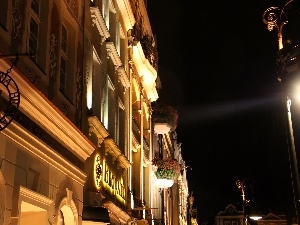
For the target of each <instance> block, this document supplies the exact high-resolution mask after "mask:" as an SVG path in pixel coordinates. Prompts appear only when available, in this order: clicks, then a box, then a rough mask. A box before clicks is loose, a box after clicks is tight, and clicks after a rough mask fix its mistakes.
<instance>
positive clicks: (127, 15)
mask: <svg viewBox="0 0 300 225" xmlns="http://www.w3.org/2000/svg"><path fill="white" fill-rule="evenodd" d="M116 3H117V5H118V8H119V10H120V13H121V16H122V19H123V21H124V25H125V30H126V31H128V30H129V29H131V28H132V27H133V25H134V23H135V18H134V15H133V12H132V9H131V5H130V2H129V0H116Z"/></svg>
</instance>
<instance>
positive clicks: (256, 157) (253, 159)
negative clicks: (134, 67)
mask: <svg viewBox="0 0 300 225" xmlns="http://www.w3.org/2000/svg"><path fill="white" fill-rule="evenodd" d="M285 2H286V1H270V0H264V1H262V0H252V1H241V0H230V1H224V0H214V1H182V0H148V3H147V8H148V16H149V19H150V23H151V26H152V31H153V33H154V35H155V36H156V39H157V48H158V54H159V62H158V75H159V76H160V79H161V82H162V90H160V92H159V99H158V101H161V102H164V103H167V104H170V105H172V106H173V107H174V108H176V109H177V110H178V112H179V123H178V126H177V129H176V131H177V134H178V142H180V143H182V145H181V147H182V148H181V149H182V154H183V158H184V160H185V161H186V164H187V165H188V166H190V167H192V170H188V171H187V173H188V182H189V190H190V191H193V193H194V196H195V206H196V207H197V209H198V223H199V224H201V223H202V222H204V221H213V219H214V216H215V215H216V214H217V213H218V212H219V211H222V210H224V209H225V207H226V206H227V205H228V204H230V203H232V204H234V205H236V206H237V207H238V209H241V203H242V197H241V192H240V190H239V189H238V188H237V186H236V181H237V180H239V179H251V180H252V181H253V182H252V183H253V185H252V187H253V189H252V190H253V200H254V203H255V205H256V207H257V209H258V210H259V211H260V213H261V214H263V215H266V214H268V213H269V212H273V213H275V214H281V213H283V214H286V215H287V216H288V217H292V216H293V214H294V202H293V193H292V184H291V175H290V169H289V158H288V150H287V143H286V142H287V139H286V135H285V132H286V130H285V127H284V117H283V107H282V100H281V99H282V90H281V83H280V82H279V81H278V80H277V75H276V58H277V51H278V42H277V30H274V31H272V32H270V31H268V30H267V26H266V25H265V24H264V23H263V21H262V14H263V12H264V11H265V10H266V9H267V8H269V7H271V6H279V7H282V6H283V5H284V3H285ZM286 26H288V25H286ZM284 35H285V33H284ZM286 35H288V34H286ZM246 197H247V196H246Z"/></svg>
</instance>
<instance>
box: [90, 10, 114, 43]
mask: <svg viewBox="0 0 300 225" xmlns="http://www.w3.org/2000/svg"><path fill="white" fill-rule="evenodd" d="M90 12H91V17H92V22H93V26H95V25H96V27H97V29H98V31H99V34H100V35H101V37H102V39H101V44H102V43H103V42H104V41H105V40H106V39H107V38H109V37H110V33H109V31H108V29H107V27H106V24H105V21H104V19H103V16H102V14H101V12H100V10H99V8H98V7H96V6H92V7H90Z"/></svg>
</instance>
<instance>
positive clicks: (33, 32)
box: [29, 18, 39, 53]
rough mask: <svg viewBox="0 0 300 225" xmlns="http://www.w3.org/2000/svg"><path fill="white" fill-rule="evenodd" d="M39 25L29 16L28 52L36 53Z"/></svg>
mask: <svg viewBox="0 0 300 225" xmlns="http://www.w3.org/2000/svg"><path fill="white" fill-rule="evenodd" d="M38 34H39V25H38V23H37V22H36V21H35V20H34V19H32V18H31V20H30V35H29V52H30V53H36V52H37V48H38Z"/></svg>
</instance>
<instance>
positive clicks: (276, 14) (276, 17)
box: [262, 0, 300, 222]
mask: <svg viewBox="0 0 300 225" xmlns="http://www.w3.org/2000/svg"><path fill="white" fill-rule="evenodd" d="M293 1H294V0H289V1H288V2H287V3H286V4H285V5H284V6H283V7H282V8H279V7H270V8H268V9H267V10H265V12H264V13H263V17H262V19H263V22H264V23H265V24H266V25H267V28H268V30H269V31H272V30H273V29H274V28H276V29H277V37H278V45H279V50H282V49H283V41H282V28H283V26H284V25H286V24H287V23H288V21H287V19H286V13H285V10H286V8H287V6H288V5H289V4H290V3H292V2H293ZM280 81H282V79H280ZM283 83H284V85H285V90H284V99H283V101H284V104H285V107H284V109H285V110H284V111H285V120H286V121H285V122H286V125H287V135H288V152H289V159H290V169H291V177H292V186H293V192H294V202H295V211H296V212H295V213H296V218H297V222H300V220H299V216H300V205H299V197H300V184H299V171H298V165H297V156H296V148H295V141H294V133H293V125H292V115H291V99H290V97H291V96H290V94H289V91H288V90H287V84H286V79H284V82H283Z"/></svg>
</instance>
